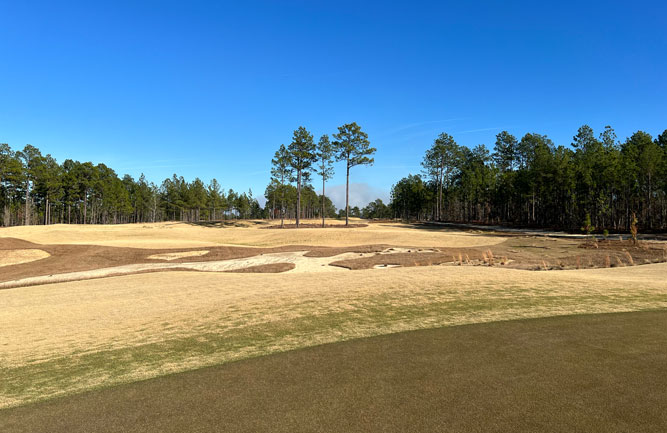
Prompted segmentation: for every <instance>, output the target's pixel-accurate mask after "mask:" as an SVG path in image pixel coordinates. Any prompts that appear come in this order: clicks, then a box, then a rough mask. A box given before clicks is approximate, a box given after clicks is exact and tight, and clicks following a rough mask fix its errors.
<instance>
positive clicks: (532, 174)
mask: <svg viewBox="0 0 667 433" xmlns="http://www.w3.org/2000/svg"><path fill="white" fill-rule="evenodd" d="M422 167H423V170H422V173H419V174H415V175H409V176H407V177H405V178H403V179H401V180H400V181H398V182H397V183H396V184H395V185H393V187H392V190H391V202H390V205H389V206H388V208H389V209H388V210H389V211H390V212H391V214H392V216H393V217H396V218H403V219H417V220H437V221H455V222H467V223H471V222H479V223H485V224H491V223H494V224H513V225H521V226H532V227H545V228H547V227H548V228H558V229H564V230H578V229H579V228H580V227H581V226H582V222H583V221H586V220H587V219H589V220H590V221H591V223H590V224H592V225H593V226H595V227H597V228H599V229H600V230H602V229H609V230H616V231H619V230H628V229H629V228H630V225H631V224H632V221H633V218H634V217H633V215H636V217H637V218H638V219H639V221H640V223H641V225H642V227H643V228H644V229H647V230H664V229H666V228H667V196H666V193H665V191H666V190H667V130H666V131H665V132H663V133H662V134H660V135H659V136H658V137H657V138H655V139H653V137H652V136H651V135H650V134H648V133H646V132H644V131H637V132H635V133H634V134H632V136H630V137H628V138H627V139H626V140H624V141H622V142H621V141H619V140H617V137H616V134H615V132H614V130H613V129H612V128H611V127H609V126H607V127H605V129H604V131H603V132H602V133H601V134H599V135H598V136H596V135H595V133H594V131H593V129H592V128H590V127H589V126H587V125H584V126H582V127H581V128H579V130H578V131H577V134H576V135H575V136H574V137H573V140H572V143H571V146H567V147H566V146H562V145H559V146H556V145H555V144H554V143H553V141H552V140H551V139H549V138H548V137H547V136H546V135H541V134H537V133H527V134H525V135H524V136H523V137H521V139H517V138H516V137H515V136H513V135H512V134H510V133H509V132H507V131H503V132H501V133H499V134H498V135H497V136H496V142H495V146H494V148H493V151H492V152H491V151H489V149H488V148H487V147H486V146H485V145H483V144H482V145H478V146H476V147H474V148H472V149H470V148H468V147H465V146H460V145H458V144H457V143H456V141H455V140H454V138H453V137H452V136H451V135H449V134H446V133H442V134H440V135H439V136H438V137H437V138H436V139H435V140H434V142H433V145H432V146H431V147H430V148H429V149H428V150H427V151H426V153H425V155H424V158H423V162H422Z"/></svg>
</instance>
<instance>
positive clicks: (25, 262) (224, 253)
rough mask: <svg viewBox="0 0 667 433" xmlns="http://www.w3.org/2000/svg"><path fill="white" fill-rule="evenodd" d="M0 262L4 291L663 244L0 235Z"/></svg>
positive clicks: (569, 260) (566, 263)
mask: <svg viewBox="0 0 667 433" xmlns="http://www.w3.org/2000/svg"><path fill="white" fill-rule="evenodd" d="M295 233H296V232H295ZM2 257H4V258H5V264H4V266H3V271H2V273H1V274H0V286H3V287H5V288H8V287H18V286H25V285H31V284H43V283H45V282H56V281H74V280H76V279H89V278H102V277H106V276H111V275H126V274H129V273H138V272H147V271H150V272H156V271H160V270H172V269H174V268H177V267H182V268H183V269H187V270H192V271H213V272H225V271H230V270H235V271H236V270H238V269H242V268H250V267H255V266H259V267H258V268H256V269H255V270H254V272H260V271H261V270H262V269H266V270H267V272H274V271H275V269H282V270H281V271H285V269H287V268H286V267H284V266H283V267H276V266H274V265H275V264H276V263H294V264H295V267H294V268H292V269H288V270H287V271H288V272H323V271H335V270H336V269H339V270H340V269H350V270H360V269H372V268H386V267H390V266H401V267H412V266H437V265H442V264H455V265H473V266H479V265H483V266H506V267H511V268H516V269H527V270H562V269H584V268H605V267H623V266H634V265H642V264H649V263H658V262H663V261H667V245H666V244H665V243H662V242H641V243H640V244H638V245H635V244H633V243H632V242H629V241H618V240H616V241H614V240H607V241H600V242H597V243H596V244H595V245H592V244H588V243H586V242H582V241H581V240H578V239H561V238H546V237H531V236H523V237H518V236H516V237H509V238H506V239H504V240H503V241H502V242H501V243H499V244H496V245H493V246H485V247H477V248H456V247H430V248H427V247H412V248H408V247H397V246H392V245H386V244H384V245H383V244H374V245H358V246H346V247H313V246H307V245H289V246H281V247H274V248H257V247H242V246H215V247H207V248H206V249H205V250H204V249H202V248H182V249H177V250H175V249H144V248H128V247H112V246H100V245H41V244H34V243H31V242H27V241H24V240H20V239H13V238H0V258H2ZM331 258H335V260H331ZM34 260H39V266H35V265H34V263H33V262H32V261H34ZM0 263H1V261H0ZM177 265H182V266H177ZM263 265H272V266H263ZM330 265H332V266H330ZM332 267H333V268H334V269H332ZM36 277H42V278H36ZM10 282H11V284H10Z"/></svg>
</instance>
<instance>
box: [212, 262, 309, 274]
mask: <svg viewBox="0 0 667 433" xmlns="http://www.w3.org/2000/svg"><path fill="white" fill-rule="evenodd" d="M295 267H296V265H295V264H294V263H268V264H265V265H257V266H250V267H247V268H241V269H233V270H231V271H225V272H232V273H237V274H277V273H280V272H287V271H291V270H292V269H294V268H295Z"/></svg>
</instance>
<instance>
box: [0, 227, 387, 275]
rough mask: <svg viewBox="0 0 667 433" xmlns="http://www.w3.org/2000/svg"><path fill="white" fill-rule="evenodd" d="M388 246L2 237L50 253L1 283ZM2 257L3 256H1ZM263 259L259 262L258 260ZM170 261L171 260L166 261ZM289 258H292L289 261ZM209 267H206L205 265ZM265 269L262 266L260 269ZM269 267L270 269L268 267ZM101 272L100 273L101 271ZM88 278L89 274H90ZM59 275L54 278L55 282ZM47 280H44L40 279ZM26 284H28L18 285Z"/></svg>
mask: <svg viewBox="0 0 667 433" xmlns="http://www.w3.org/2000/svg"><path fill="white" fill-rule="evenodd" d="M383 248H385V247H384V246H377V245H363V246H359V247H354V246H353V247H342V248H330V247H309V246H303V245H290V246H284V247H275V248H255V247H234V246H218V247H208V248H206V250H202V249H201V248H183V249H179V250H174V249H145V248H127V247H110V246H100V245H41V244H35V243H32V242H28V241H24V240H21V239H14V238H0V254H4V255H10V254H14V251H16V250H17V249H19V250H40V251H43V252H44V254H47V256H46V257H45V258H42V259H41V260H40V262H39V266H34V265H33V264H32V263H14V264H8V265H7V266H4V267H3V271H2V273H1V274H0V283H2V282H8V281H15V280H20V279H25V278H32V277H40V276H43V277H48V276H58V275H63V274H72V273H80V272H89V271H98V270H104V269H107V270H106V271H104V272H102V274H104V275H92V274H91V275H90V276H89V277H90V278H100V277H101V276H107V275H112V274H113V275H124V274H126V273H128V271H127V269H117V270H116V271H111V270H108V269H109V268H119V267H128V266H130V267H131V266H134V265H145V264H158V263H161V264H164V265H169V266H165V267H164V268H163V269H164V270H167V269H171V265H172V264H179V263H181V264H185V263H204V262H207V263H210V262H221V261H227V260H240V259H250V258H253V257H256V259H255V260H254V262H252V263H251V262H249V263H248V264H247V265H246V266H240V267H250V266H255V265H258V264H265V263H261V260H263V259H262V257H263V256H266V255H271V254H277V253H297V252H298V253H299V256H300V257H301V256H303V255H304V254H307V257H313V258H326V257H334V256H338V255H341V254H345V253H360V254H364V253H368V252H371V251H381V250H382V249H383ZM0 257H1V256H0ZM258 260H259V261H260V263H258V262H257V261H258ZM165 261H167V262H168V263H165ZM288 261H289V260H288ZM203 267H205V266H203ZM196 268H197V266H194V267H192V266H191V267H189V270H208V271H215V270H220V271H226V270H229V269H214V268H215V265H211V267H210V269H203V268H202V269H196ZM260 269H261V268H260ZM267 269H268V268H267ZM157 270H160V269H158V267H150V266H144V267H141V266H137V267H136V269H134V270H133V271H132V272H145V271H152V272H155V271H157ZM98 273H99V272H98ZM86 278H88V277H86ZM55 280H57V278H55V279H54V281H55ZM40 281H43V280H40ZM59 281H71V280H70V279H67V278H66V279H60V280H59ZM18 285H25V284H23V283H22V284H17V286H18Z"/></svg>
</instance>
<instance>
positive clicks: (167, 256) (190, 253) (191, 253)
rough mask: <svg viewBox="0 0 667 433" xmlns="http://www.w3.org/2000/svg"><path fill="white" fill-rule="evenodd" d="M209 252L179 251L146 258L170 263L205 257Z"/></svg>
mask: <svg viewBox="0 0 667 433" xmlns="http://www.w3.org/2000/svg"><path fill="white" fill-rule="evenodd" d="M208 253H209V252H208V251H206V250H202V251H181V252H173V253H163V254H153V255H152V256H148V257H147V258H148V259H153V260H167V261H172V260H177V259H183V258H186V257H187V258H191V257H198V256H205V255H206V254H208Z"/></svg>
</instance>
